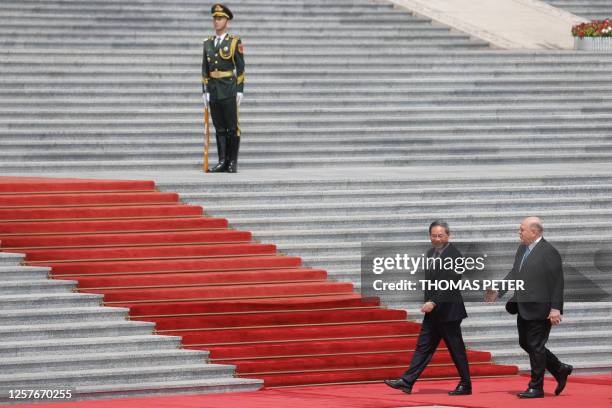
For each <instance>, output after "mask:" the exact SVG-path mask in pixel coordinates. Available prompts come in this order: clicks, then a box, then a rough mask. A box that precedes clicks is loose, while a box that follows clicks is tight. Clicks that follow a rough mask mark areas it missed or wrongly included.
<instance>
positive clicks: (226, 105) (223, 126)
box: [210, 97, 240, 137]
mask: <svg viewBox="0 0 612 408" xmlns="http://www.w3.org/2000/svg"><path fill="white" fill-rule="evenodd" d="M210 116H211V117H212V121H213V125H215V131H216V132H217V135H220V134H222V135H225V136H226V137H234V136H240V130H239V128H238V106H237V104H236V98H235V97H234V98H226V99H221V100H217V101H211V102H210Z"/></svg>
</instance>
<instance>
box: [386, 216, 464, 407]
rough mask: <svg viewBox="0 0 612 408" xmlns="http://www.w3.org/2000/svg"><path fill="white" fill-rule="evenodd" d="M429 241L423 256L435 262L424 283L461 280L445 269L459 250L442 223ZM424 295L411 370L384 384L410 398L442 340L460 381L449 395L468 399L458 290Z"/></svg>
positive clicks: (433, 227) (430, 264)
mask: <svg viewBox="0 0 612 408" xmlns="http://www.w3.org/2000/svg"><path fill="white" fill-rule="evenodd" d="M429 237H430V240H431V243H432V244H433V247H432V248H431V249H429V251H427V254H426V255H427V258H428V259H434V261H433V262H428V264H427V265H428V266H427V269H426V271H425V279H426V280H429V281H431V282H439V281H442V280H447V281H455V282H457V281H459V280H461V274H459V273H456V272H455V270H454V268H449V267H445V266H446V265H449V264H450V262H448V261H449V259H451V260H452V265H455V264H456V262H455V259H457V258H461V257H462V255H461V253H460V252H459V250H458V249H457V248H455V246H454V245H453V244H451V243H449V237H450V230H449V227H448V224H447V223H445V222H442V221H434V222H433V223H432V224H431V225H430V226H429ZM436 260H437V262H436ZM424 295H425V296H424V297H425V303H424V304H423V307H422V308H421V312H423V313H424V314H425V316H424V317H423V323H422V325H421V332H420V334H419V338H418V340H417V345H416V349H415V351H414V354H413V356H412V361H411V362H410V367H409V368H408V370H406V372H405V373H404V374H403V375H402V376H401V378H399V379H397V380H385V384H387V385H388V386H390V387H392V388H395V389H400V390H402V391H403V392H405V393H407V394H410V393H411V392H412V386H413V385H414V383H415V382H416V380H417V378H419V376H420V375H421V373H422V372H423V370H424V369H425V367H427V364H428V363H429V362H430V361H431V358H432V357H433V354H434V352H435V351H436V348H437V347H438V344H439V343H440V340H442V339H444V342H445V343H446V347H447V348H448V351H449V353H450V355H451V357H452V359H453V362H454V363H455V367H457V371H458V372H459V376H460V377H461V381H460V382H459V385H457V387H456V388H455V390H453V391H450V392H449V393H448V394H449V395H469V394H471V393H472V382H471V379H470V371H469V368H468V360H467V354H466V352H465V344H464V343H463V336H462V335H461V321H462V320H463V319H465V318H466V317H467V313H466V311H465V306H464V305H463V298H462V296H461V292H460V291H459V290H457V289H453V290H448V291H440V290H426V291H425V293H424Z"/></svg>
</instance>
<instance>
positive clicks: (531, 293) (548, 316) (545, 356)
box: [486, 217, 573, 398]
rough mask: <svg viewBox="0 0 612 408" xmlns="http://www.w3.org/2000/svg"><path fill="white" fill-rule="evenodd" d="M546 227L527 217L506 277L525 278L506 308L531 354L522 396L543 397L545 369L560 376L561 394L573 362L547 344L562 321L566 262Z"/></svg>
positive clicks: (491, 294) (493, 295)
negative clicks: (548, 237) (565, 360)
mask: <svg viewBox="0 0 612 408" xmlns="http://www.w3.org/2000/svg"><path fill="white" fill-rule="evenodd" d="M543 233H544V227H543V226H542V221H541V220H540V219H539V218H538V217H527V218H525V219H524V220H523V222H522V223H521V225H520V228H519V237H520V239H521V245H520V246H519V248H518V250H517V251H516V255H515V257H514V265H513V266H512V270H511V271H510V273H508V275H506V277H505V278H504V279H505V280H509V279H510V280H515V279H516V280H522V281H524V288H525V290H523V291H516V292H515V293H514V295H513V296H512V298H511V299H510V300H509V301H508V303H507V304H506V310H507V311H508V312H509V313H511V314H516V315H517V318H516V319H517V320H516V325H517V327H518V335H519V344H520V346H521V348H522V349H523V350H525V351H526V352H527V353H528V354H529V363H530V365H531V381H530V382H529V386H528V389H527V390H526V391H523V392H521V393H519V394H517V395H518V397H519V398H542V397H544V372H545V370H548V371H549V372H550V373H551V374H552V375H553V376H554V377H555V379H556V380H557V388H556V389H555V395H559V394H560V393H561V391H563V388H565V384H566V383H567V377H568V376H569V375H570V374H571V372H572V368H573V367H572V366H571V365H569V364H563V363H562V362H560V361H559V359H558V358H557V357H556V356H555V355H554V354H553V353H552V352H551V351H550V350H548V349H547V348H546V342H547V341H548V335H549V334H550V329H551V326H555V325H557V324H559V323H560V322H561V314H562V313H563V266H562V263H561V256H560V255H559V252H558V251H557V250H556V249H555V248H554V247H553V246H552V245H551V244H550V243H549V242H548V241H546V240H545V239H544V237H543V236H542V234H543ZM504 293H505V291H500V292H499V293H497V292H488V293H487V296H486V300H487V301H488V302H493V301H495V299H496V298H497V297H498V296H499V297H501V296H503V295H504Z"/></svg>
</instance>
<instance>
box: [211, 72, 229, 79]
mask: <svg viewBox="0 0 612 408" xmlns="http://www.w3.org/2000/svg"><path fill="white" fill-rule="evenodd" d="M209 74H210V77H211V78H215V79H218V78H229V77H233V76H234V71H211V72H210V73H209Z"/></svg>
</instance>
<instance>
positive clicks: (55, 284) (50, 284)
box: [0, 279, 77, 296]
mask: <svg viewBox="0 0 612 408" xmlns="http://www.w3.org/2000/svg"><path fill="white" fill-rule="evenodd" d="M76 284H77V282H76V281H69V280H65V281H60V280H52V279H40V280H24V281H14V280H7V281H0V293H2V295H3V296H5V295H25V294H32V295H36V294H47V293H69V292H72V290H73V289H74V288H75V287H76Z"/></svg>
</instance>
